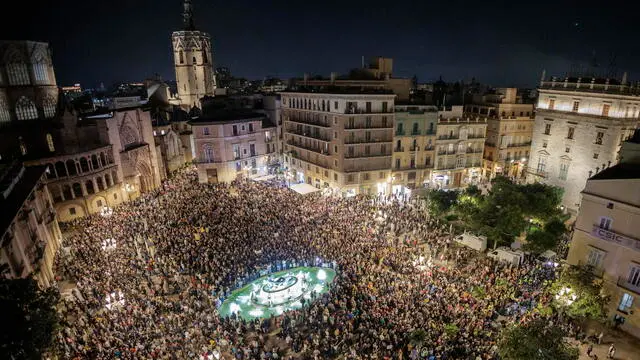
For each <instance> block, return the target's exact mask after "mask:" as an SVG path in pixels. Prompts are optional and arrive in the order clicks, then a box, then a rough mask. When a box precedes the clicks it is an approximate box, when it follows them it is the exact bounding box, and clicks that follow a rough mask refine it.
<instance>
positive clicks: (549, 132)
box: [544, 124, 551, 135]
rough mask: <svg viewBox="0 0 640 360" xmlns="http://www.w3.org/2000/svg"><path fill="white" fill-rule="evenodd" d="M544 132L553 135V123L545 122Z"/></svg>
mask: <svg viewBox="0 0 640 360" xmlns="http://www.w3.org/2000/svg"><path fill="white" fill-rule="evenodd" d="M544 134H545V135H551V124H544Z"/></svg>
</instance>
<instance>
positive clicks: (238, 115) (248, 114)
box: [189, 110, 265, 125]
mask: <svg viewBox="0 0 640 360" xmlns="http://www.w3.org/2000/svg"><path fill="white" fill-rule="evenodd" d="M264 117H265V115H264V114H260V113H256V112H253V111H242V110H220V111H215V112H210V113H207V114H206V115H204V116H201V117H197V118H193V119H191V120H190V121H189V124H191V125H201V124H215V123H232V122H246V121H250V120H260V121H262V119H263V118H264Z"/></svg>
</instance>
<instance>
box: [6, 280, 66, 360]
mask: <svg viewBox="0 0 640 360" xmlns="http://www.w3.org/2000/svg"><path fill="white" fill-rule="evenodd" d="M58 298H59V294H58V291H57V289H55V288H53V287H52V288H49V289H47V290H40V289H39V288H38V284H37V283H36V281H35V280H34V279H31V278H27V279H12V280H9V279H0V309H2V311H0V327H2V330H0V358H2V359H15V360H18V359H41V358H42V353H43V352H45V351H46V350H47V349H48V348H49V347H50V346H51V344H52V340H53V334H54V331H55V329H56V328H57V326H58V322H59V319H58V313H57V311H56V309H55V305H56V304H57V302H58Z"/></svg>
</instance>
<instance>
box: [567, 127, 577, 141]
mask: <svg viewBox="0 0 640 360" xmlns="http://www.w3.org/2000/svg"><path fill="white" fill-rule="evenodd" d="M575 130H576V128H574V127H570V128H569V131H567V139H569V140H573V133H574V132H575Z"/></svg>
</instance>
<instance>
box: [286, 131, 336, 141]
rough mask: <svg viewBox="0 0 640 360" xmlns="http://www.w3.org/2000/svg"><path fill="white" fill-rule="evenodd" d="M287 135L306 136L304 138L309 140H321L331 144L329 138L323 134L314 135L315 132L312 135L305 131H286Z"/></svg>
mask: <svg viewBox="0 0 640 360" xmlns="http://www.w3.org/2000/svg"><path fill="white" fill-rule="evenodd" d="M286 133H289V134H293V135H298V136H304V137H306V138H309V139H314V140H320V141H324V142H330V141H331V139H330V138H329V136H327V135H323V134H320V133H316V134H313V132H312V133H307V132H304V131H297V130H294V129H290V130H286Z"/></svg>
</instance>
